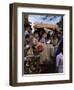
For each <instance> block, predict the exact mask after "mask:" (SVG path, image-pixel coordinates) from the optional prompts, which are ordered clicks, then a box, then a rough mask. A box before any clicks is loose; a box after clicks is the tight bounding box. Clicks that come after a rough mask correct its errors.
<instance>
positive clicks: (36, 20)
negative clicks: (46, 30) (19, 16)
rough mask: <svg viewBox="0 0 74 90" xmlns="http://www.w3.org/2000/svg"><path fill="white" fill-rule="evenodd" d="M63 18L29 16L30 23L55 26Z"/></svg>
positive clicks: (58, 16) (55, 16) (59, 16)
mask: <svg viewBox="0 0 74 90" xmlns="http://www.w3.org/2000/svg"><path fill="white" fill-rule="evenodd" d="M62 18H63V16H62V15H29V18H28V19H29V21H30V22H32V23H45V24H56V23H58V22H59V21H60V20H61V19H62Z"/></svg>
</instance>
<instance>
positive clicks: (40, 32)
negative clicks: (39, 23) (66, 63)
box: [24, 25, 63, 74]
mask: <svg viewBox="0 0 74 90" xmlns="http://www.w3.org/2000/svg"><path fill="white" fill-rule="evenodd" d="M62 72H63V30H62V29H61V30H58V31H57V29H55V30H52V31H48V32H46V30H45V29H44V28H35V29H34V30H32V28H31V25H26V26H25V28H24V74H39V73H40V74H41V73H62Z"/></svg>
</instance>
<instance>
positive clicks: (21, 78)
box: [9, 3, 72, 86]
mask: <svg viewBox="0 0 74 90" xmlns="http://www.w3.org/2000/svg"><path fill="white" fill-rule="evenodd" d="M9 9H10V23H9V26H10V37H9V39H10V41H9V43H10V63H9V66H10V67H9V68H10V73H9V76H10V79H9V84H10V85H11V86H28V85H45V84H63V83H72V6H61V5H43V4H27V3H12V4H10V5H9ZM23 13H24V14H23ZM23 15H30V16H34V15H42V16H43V15H49V16H50V17H51V16H52V17H54V16H56V17H59V16H61V15H64V16H62V17H63V23H62V26H63V38H64V41H63V42H64V44H63V47H64V50H63V52H64V66H63V67H64V73H63V74H60V73H59V74H56V73H50V74H49V73H48V74H47V73H46V74H45V73H43V74H41V73H39V74H38V73H36V74H34V75H33V76H32V74H31V75H30V74H29V73H27V75H26V74H24V75H23V74H22V73H23V67H24V66H23V63H24V62H23V59H24V56H23V57H22V55H23V53H22V52H24V51H23V48H22V47H24V42H23V39H22V38H23V35H24V34H23V33H24V32H23V25H24V24H23V23H24V21H23V19H24V18H23ZM34 17H35V16H34ZM37 17H38V16H36V18H37ZM56 17H55V18H56ZM33 20H34V19H33ZM39 20H40V19H39ZM56 21H57V20H56ZM36 23H37V22H36ZM40 23H41V26H40V27H43V28H44V24H42V22H40ZM42 25H43V26H42ZM38 27H39V26H38ZM45 27H48V26H45Z"/></svg>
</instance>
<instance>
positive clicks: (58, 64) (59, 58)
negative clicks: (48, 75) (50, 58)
mask: <svg viewBox="0 0 74 90" xmlns="http://www.w3.org/2000/svg"><path fill="white" fill-rule="evenodd" d="M56 67H58V73H63V54H62V52H61V53H60V54H58V55H57V57H56Z"/></svg>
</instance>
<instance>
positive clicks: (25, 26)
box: [24, 24, 32, 30]
mask: <svg viewBox="0 0 74 90" xmlns="http://www.w3.org/2000/svg"><path fill="white" fill-rule="evenodd" d="M27 27H29V28H30V30H32V28H31V25H29V24H27V25H25V24H24V29H26V28H27Z"/></svg>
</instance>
